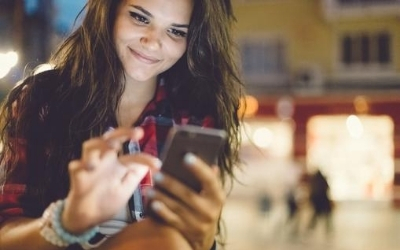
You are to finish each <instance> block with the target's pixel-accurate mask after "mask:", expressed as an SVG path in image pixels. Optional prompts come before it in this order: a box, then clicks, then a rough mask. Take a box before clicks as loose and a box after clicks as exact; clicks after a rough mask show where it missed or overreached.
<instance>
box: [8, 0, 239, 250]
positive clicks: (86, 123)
mask: <svg viewBox="0 0 400 250" xmlns="http://www.w3.org/2000/svg"><path fill="white" fill-rule="evenodd" d="M233 19H234V18H233V15H232V9H231V4H230V1H229V0H170V1H164V0H89V1H88V3H87V5H86V16H85V19H84V20H83V23H82V25H81V26H80V27H78V28H77V29H76V31H75V32H74V33H73V34H71V36H69V37H68V38H67V39H66V40H65V42H64V43H63V44H62V45H61V46H60V47H59V49H58V50H57V51H56V52H55V53H54V55H53V57H52V59H51V63H52V64H53V65H54V69H53V70H50V71H46V72H43V73H39V74H36V75H32V76H30V77H28V78H26V79H24V80H23V81H22V82H21V84H19V85H18V86H16V87H15V88H14V89H13V90H12V91H11V92H10V93H9V95H8V96H7V98H6V100H5V101H4V104H3V106H2V110H1V121H2V123H1V131H2V136H1V140H2V143H3V145H4V146H3V151H2V155H1V162H2V164H1V166H2V168H1V170H2V171H1V173H2V177H1V178H0V181H1V183H0V186H2V189H1V193H0V234H1V237H0V245H1V246H2V249H21V248H26V245H25V244H29V249H58V248H57V245H58V246H60V247H64V248H68V249H74V248H76V249H80V248H82V247H83V248H86V249H88V248H95V247H97V246H99V245H100V244H102V243H103V242H104V241H106V239H107V238H108V237H110V236H112V235H116V236H114V237H118V234H123V233H124V232H125V231H127V230H130V232H131V231H135V230H137V231H138V230H141V229H140V226H137V225H136V224H138V225H140V222H141V221H142V219H143V218H144V217H145V216H144V215H145V214H144V213H145V212H147V211H146V210H145V209H144V208H145V207H146V206H147V205H146V204H149V209H151V213H153V214H156V215H157V217H159V218H161V219H162V221H163V223H164V225H166V226H168V227H170V228H172V229H173V230H175V231H177V232H179V233H180V234H181V235H182V236H183V238H184V239H185V240H186V241H187V242H188V243H189V244H190V247H191V248H193V249H210V248H212V247H213V246H215V241H214V239H215V235H216V234H220V231H219V227H218V221H219V219H220V213H221V209H222V205H223V203H224V197H225V194H224V190H223V185H220V183H222V184H225V183H226V182H227V181H228V180H232V178H231V177H233V168H234V166H235V165H236V164H237V163H238V145H239V138H238V126H239V118H238V116H237V110H238V105H239V99H240V97H241V95H242V94H243V93H242V83H241V81H240V79H239V77H238V74H237V68H236V66H235V64H234V61H235V58H234V54H233V44H232V40H231V34H230V28H231V27H230V25H231V24H232V21H233ZM174 124H192V125H198V126H208V127H215V128H220V129H224V130H225V131H226V132H227V134H228V143H227V144H226V145H225V147H224V150H223V152H221V154H220V156H219V160H218V166H212V167H211V168H210V167H209V166H207V165H205V164H204V162H202V161H201V159H199V158H196V157H194V156H193V155H190V154H189V155H187V156H186V157H185V159H186V166H188V165H190V166H192V167H191V168H190V169H191V171H193V173H194V174H195V175H196V176H197V177H198V179H199V180H200V181H201V183H202V187H203V189H202V191H201V192H200V193H195V192H192V191H190V189H188V188H187V187H185V186H184V185H182V184H181V183H179V182H178V181H177V180H175V179H173V178H172V177H171V176H168V175H166V174H162V173H161V172H158V173H157V174H155V173H156V172H157V170H158V167H159V165H160V163H159V160H158V159H157V157H158V155H159V152H160V150H161V149H162V146H163V144H164V140H165V135H166V132H167V131H168V130H169V128H170V127H171V126H173V125H174ZM149 170H150V171H149ZM151 173H153V175H154V176H153V177H152V174H151ZM153 179H154V181H155V182H156V183H157V186H159V187H162V189H164V190H166V191H167V192H169V193H171V194H172V195H173V197H174V198H171V196H167V195H165V194H164V193H163V192H161V191H160V190H159V189H157V188H151V186H152V185H153V183H152V180H153ZM132 193H133V195H132ZM145 194H147V196H146V195H145ZM149 220H151V219H149ZM138 221H139V222H138ZM144 221H146V220H144ZM132 222H138V223H135V226H132V227H131V226H127V225H128V224H130V223H132ZM151 228H152V227H151ZM154 228H157V226H154ZM133 233H134V232H133ZM111 241H112V239H111ZM106 244H107V241H106ZM103 246H104V245H103Z"/></svg>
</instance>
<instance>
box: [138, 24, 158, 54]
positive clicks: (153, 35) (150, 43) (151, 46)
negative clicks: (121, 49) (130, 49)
mask: <svg viewBox="0 0 400 250" xmlns="http://www.w3.org/2000/svg"><path fill="white" fill-rule="evenodd" d="M140 43H141V44H142V46H143V47H144V48H145V49H147V50H151V51H154V50H158V49H160V48H161V34H160V33H159V32H158V31H156V30H154V29H149V30H148V31H147V32H146V33H144V34H143V36H142V37H141V38H140Z"/></svg>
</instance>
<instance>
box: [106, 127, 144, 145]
mask: <svg viewBox="0 0 400 250" xmlns="http://www.w3.org/2000/svg"><path fill="white" fill-rule="evenodd" d="M143 135H144V132H143V129H142V128H140V127H136V128H133V129H132V128H125V127H121V128H117V129H114V130H110V131H107V132H105V133H104V134H103V136H102V138H103V139H104V140H106V141H107V142H108V143H109V144H111V145H115V144H116V145H122V143H124V142H126V141H127V140H140V139H141V138H142V137H143Z"/></svg>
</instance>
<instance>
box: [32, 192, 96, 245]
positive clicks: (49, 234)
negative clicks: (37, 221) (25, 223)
mask: <svg viewBox="0 0 400 250" xmlns="http://www.w3.org/2000/svg"><path fill="white" fill-rule="evenodd" d="M64 204H65V201H64V200H59V201H57V202H54V203H52V204H50V206H49V207H48V208H47V209H46V210H45V211H44V213H43V216H42V225H41V230H40V235H42V236H43V238H44V239H45V240H47V241H48V242H50V243H52V244H53V245H56V246H59V247H66V246H69V245H71V244H75V243H79V244H81V243H85V242H87V241H89V240H90V239H91V238H93V236H95V234H96V233H97V232H98V227H93V228H91V229H89V230H87V231H86V232H84V233H82V234H80V235H75V234H71V233H69V232H68V231H67V230H65V229H64V227H63V226H62V223H61V215H62V212H63V210H64Z"/></svg>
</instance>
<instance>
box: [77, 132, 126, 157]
mask: <svg viewBox="0 0 400 250" xmlns="http://www.w3.org/2000/svg"><path fill="white" fill-rule="evenodd" d="M119 147H121V146H119ZM107 150H114V151H115V152H117V151H118V150H119V148H112V147H111V146H110V144H108V143H107V142H106V141H105V140H103V139H101V138H99V137H96V138H92V139H89V140H87V141H85V142H84V143H83V144H82V160H83V161H84V162H89V161H91V160H93V151H99V152H105V151H107ZM101 154H103V153H101ZM101 154H99V155H101Z"/></svg>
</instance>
